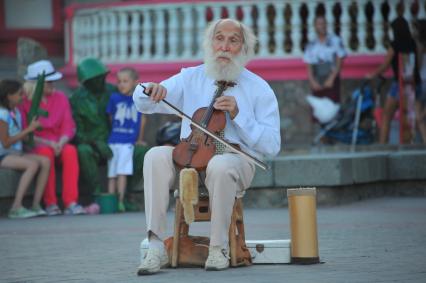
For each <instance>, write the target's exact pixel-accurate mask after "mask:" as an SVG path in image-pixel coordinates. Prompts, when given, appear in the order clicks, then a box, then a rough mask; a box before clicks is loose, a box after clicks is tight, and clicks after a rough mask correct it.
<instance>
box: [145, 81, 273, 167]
mask: <svg viewBox="0 0 426 283" xmlns="http://www.w3.org/2000/svg"><path fill="white" fill-rule="evenodd" d="M139 85H140V86H141V87H142V88H143V91H142V92H143V93H144V94H145V95H146V96H150V94H149V93H146V92H145V90H146V87H145V86H144V85H142V84H139ZM162 101H163V102H164V103H165V104H166V105H167V106H168V107H169V108H171V109H173V110H174V111H176V115H177V116H179V117H180V118H181V119H184V118H185V119H188V120H189V122H190V123H191V124H192V125H194V126H195V127H196V128H197V129H199V130H200V131H203V132H204V133H205V134H207V135H209V136H210V137H212V138H214V139H215V140H217V141H218V142H220V143H222V144H223V145H225V146H226V147H228V148H229V149H230V150H231V151H232V152H234V153H237V154H240V155H241V156H242V157H244V158H245V159H247V160H248V161H250V162H253V163H254V164H256V165H257V166H259V167H260V168H262V169H263V170H268V169H269V167H268V165H267V164H266V163H264V162H262V161H260V160H259V159H257V158H256V157H254V156H251V155H250V154H248V153H247V152H244V151H242V150H240V149H237V148H236V147H234V146H233V145H232V144H230V143H229V142H227V141H226V140H224V139H222V138H221V137H219V136H217V135H216V134H215V133H213V132H211V131H210V130H208V129H206V128H204V127H203V126H201V125H200V124H199V123H197V122H195V121H194V120H192V118H191V117H189V116H188V115H186V114H185V113H184V112H182V111H180V110H179V109H178V108H176V107H175V106H174V105H173V104H171V103H170V102H168V101H167V100H165V99H163V100H162Z"/></svg>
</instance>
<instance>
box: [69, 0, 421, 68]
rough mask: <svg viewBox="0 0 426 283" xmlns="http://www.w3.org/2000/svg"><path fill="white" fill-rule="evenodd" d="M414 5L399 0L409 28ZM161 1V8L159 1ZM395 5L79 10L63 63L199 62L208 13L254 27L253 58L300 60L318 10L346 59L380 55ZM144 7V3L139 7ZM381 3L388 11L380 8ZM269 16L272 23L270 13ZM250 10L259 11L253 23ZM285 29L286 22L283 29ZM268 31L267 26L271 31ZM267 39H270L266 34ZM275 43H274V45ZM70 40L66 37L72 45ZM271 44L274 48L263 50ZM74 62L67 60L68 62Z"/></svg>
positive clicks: (290, 0)
mask: <svg viewBox="0 0 426 283" xmlns="http://www.w3.org/2000/svg"><path fill="white" fill-rule="evenodd" d="M415 1H416V0H409V1H403V3H404V5H405V12H404V16H405V17H406V19H407V20H408V21H409V22H411V20H413V17H415V16H416V15H414V16H413V15H412V13H411V11H410V7H411V5H413V3H415ZM165 2H166V1H165ZM354 2H355V3H356V5H357V9H358V13H357V17H356V19H355V22H352V23H351V20H352V19H351V17H350V15H349V13H350V11H349V10H350V8H351V5H352V3H354ZM398 2H399V0H357V1H350V0H322V1H320V0H310V1H308V0H306V1H298V0H285V1H282V0H265V1H254V0H248V1H238V0H235V1H232V0H230V1H227V2H215V1H211V2H204V1H203V2H200V3H196V2H195V3H194V2H193V1H188V2H183V3H174V2H172V3H161V4H149V5H143V4H134V3H135V2H132V3H133V4H129V5H124V4H122V5H119V6H117V5H111V6H103V8H94V7H91V8H85V9H84V8H81V9H77V10H76V11H75V13H74V15H73V16H72V17H71V18H68V19H67V26H68V25H69V31H67V32H66V34H65V35H66V37H67V38H66V42H67V43H70V46H68V44H67V50H66V53H67V58H72V60H73V62H72V63H74V64H76V63H78V62H79V61H80V60H81V59H82V58H84V57H87V56H91V57H96V58H100V59H102V60H103V61H104V62H106V63H109V64H111V63H122V62H134V63H137V62H161V61H179V60H186V61H187V60H201V59H202V54H203V52H202V35H203V31H204V29H205V28H206V26H207V24H208V20H207V16H208V14H209V13H208V11H210V13H211V17H212V19H213V20H216V19H219V18H221V16H222V13H223V10H224V9H225V10H226V12H227V13H228V15H229V17H231V18H235V19H236V18H237V13H238V11H241V12H242V14H243V18H242V22H243V23H244V24H246V25H248V26H250V27H254V25H256V27H257V31H258V40H259V50H258V52H257V54H256V56H257V58H292V57H300V56H301V55H302V54H303V48H304V46H303V45H302V44H301V42H302V36H303V35H302V23H303V21H304V22H306V23H307V36H308V39H312V38H313V37H314V36H315V31H314V26H313V19H314V17H315V11H316V10H317V8H318V5H323V6H324V8H325V17H326V19H327V22H328V29H329V31H332V30H333V26H334V25H335V22H338V23H340V26H339V28H340V36H341V37H342V40H343V42H344V44H345V46H346V47H347V49H348V52H349V53H350V54H351V53H352V54H358V53H361V54H377V53H384V52H385V46H384V38H385V37H386V36H387V35H391V34H392V33H391V32H390V28H388V30H387V31H386V32H387V34H385V32H384V30H383V28H384V27H385V26H386V24H387V25H388V26H389V23H390V22H391V21H392V20H393V19H394V18H395V17H396V16H397V12H396V6H397V3H398ZM425 2H426V0H418V4H419V11H418V13H417V18H425V17H426V10H425V8H426V7H425V5H426V3H425ZM141 3H143V2H141ZM368 3H371V4H372V6H373V10H374V13H373V18H372V24H373V29H372V34H369V33H368V32H370V31H368V30H367V16H366V14H365V11H366V5H367V4H368ZM386 3H387V4H386ZM287 5H289V7H290V8H291V18H290V19H288V18H286V17H288V15H284V10H285V9H286V7H287ZM302 5H306V8H307V9H308V16H307V18H306V19H302V17H301V15H300V9H301V7H302ZM335 5H340V9H341V11H342V13H341V15H340V18H339V19H335V18H334V15H333V7H334V6H335ZM382 5H388V7H389V14H388V17H387V22H385V19H384V16H383V14H382V11H381V10H382ZM271 8H272V9H275V13H274V14H275V18H274V20H272V19H270V17H271V16H272V15H271V14H270V13H269V12H270V9H271ZM253 9H256V10H257V18H254V17H253V15H254V14H255V13H253ZM286 23H290V26H289V27H286V26H285V25H286ZM271 25H272V26H271ZM351 25H352V26H356V27H357V34H356V37H357V39H358V43H359V45H358V48H357V49H354V50H353V49H351V48H350V47H351V46H352V44H350V43H351V42H350V40H351V39H352V37H351V30H350V28H351ZM287 28H290V30H291V32H290V34H289V35H286V36H290V37H291V38H290V39H289V38H285V37H284V33H285V31H286V29H287ZM270 32H272V35H271V34H270ZM271 36H272V38H273V39H274V40H272V38H271ZM68 37H72V40H71V39H70V38H68ZM367 37H369V38H371V37H373V38H374V42H375V44H374V46H373V48H371V46H369V47H367V46H366V39H367ZM289 40H291V42H292V49H291V50H290V52H287V51H286V52H284V41H285V42H289ZM272 42H274V43H275V48H271V46H269V45H270V44H271V43H272ZM71 55H72V56H71Z"/></svg>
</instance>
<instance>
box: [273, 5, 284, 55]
mask: <svg viewBox="0 0 426 283" xmlns="http://www.w3.org/2000/svg"><path fill="white" fill-rule="evenodd" d="M274 8H275V17H276V18H275V19H276V21H275V23H274V37H275V54H274V55H275V56H279V57H281V56H284V2H281V1H279V2H276V3H274Z"/></svg>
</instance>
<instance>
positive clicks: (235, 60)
mask: <svg viewBox="0 0 426 283" xmlns="http://www.w3.org/2000/svg"><path fill="white" fill-rule="evenodd" d="M218 57H226V58H228V59H229V60H230V61H229V62H227V63H224V62H220V61H219V60H218V59H217V58H218ZM247 61H248V58H247V56H246V55H244V54H243V52H240V54H238V55H236V56H232V55H230V54H228V53H225V52H217V53H216V54H214V53H213V51H212V50H211V49H210V50H208V51H207V52H206V55H205V56H204V64H205V70H206V74H207V76H208V77H210V78H212V79H214V80H216V81H236V80H237V78H238V77H239V75H240V74H241V72H242V71H243V69H244V66H245V65H246V63H247Z"/></svg>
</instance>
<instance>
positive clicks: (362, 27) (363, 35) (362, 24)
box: [357, 0, 367, 53]
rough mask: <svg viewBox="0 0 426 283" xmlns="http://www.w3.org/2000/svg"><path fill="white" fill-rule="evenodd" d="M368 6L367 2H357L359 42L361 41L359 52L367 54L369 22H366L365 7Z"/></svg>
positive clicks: (359, 0) (361, 0)
mask: <svg viewBox="0 0 426 283" xmlns="http://www.w3.org/2000/svg"><path fill="white" fill-rule="evenodd" d="M366 4H367V1H365V0H358V1H357V9H358V12H357V18H358V21H357V22H358V25H357V27H358V28H357V31H358V41H359V46H358V50H357V51H358V52H362V53H364V52H366V51H367V46H366V39H367V31H366V28H367V24H366V23H367V20H366V16H365V13H364V12H365V5H366Z"/></svg>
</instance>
